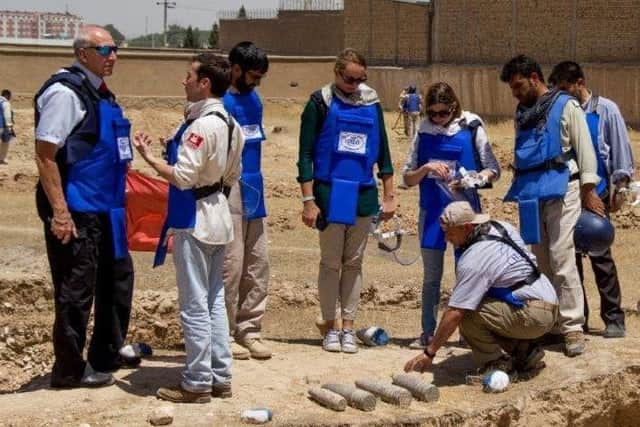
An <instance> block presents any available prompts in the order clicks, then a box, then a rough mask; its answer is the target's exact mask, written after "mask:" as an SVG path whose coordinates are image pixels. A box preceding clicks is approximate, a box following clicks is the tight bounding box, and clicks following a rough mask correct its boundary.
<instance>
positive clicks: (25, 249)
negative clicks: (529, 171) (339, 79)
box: [0, 100, 640, 426]
mask: <svg viewBox="0 0 640 427" xmlns="http://www.w3.org/2000/svg"><path fill="white" fill-rule="evenodd" d="M173 105H175V103H174V104H173ZM265 108H266V109H265V128H266V129H267V133H268V141H267V142H266V143H265V146H264V171H265V179H266V183H267V201H268V208H269V217H268V225H269V251H270V260H271V280H270V301H269V307H268V311H267V314H266V316H265V322H264V337H265V338H266V341H267V344H268V345H269V346H271V347H272V348H273V350H274V357H273V359H271V360H269V361H264V362H259V361H255V360H249V361H237V362H235V363H234V366H233V373H234V379H233V389H234V397H233V398H232V399H228V400H223V401H216V400H214V401H213V402H212V403H211V404H209V405H196V406H190V405H182V406H181V405H170V406H173V407H174V410H175V420H174V425H179V426H199V425H203V426H204V425H215V426H223V425H240V424H241V422H240V417H239V414H240V412H241V411H242V410H243V409H247V408H252V407H257V406H259V407H269V408H271V409H272V410H273V413H274V420H273V421H272V422H271V424H273V425H438V426H449V425H462V424H465V425H474V426H476V425H477V426H485V425H500V426H508V425H523V426H524V425H527V426H528V425H540V426H547V425H575V426H586V425H589V426H591V425H597V426H600V425H601V426H632V425H637V419H638V416H639V415H640V405H639V403H640V386H638V384H639V381H638V380H640V364H639V363H638V360H639V359H638V358H639V356H640V332H639V331H640V328H639V325H640V321H639V318H638V307H637V305H638V301H639V300H640V288H638V287H637V286H635V279H636V278H637V277H639V276H640V263H638V262H637V254H636V253H635V250H634V248H637V247H638V245H637V243H636V239H637V237H638V229H639V227H640V209H639V210H637V211H634V210H633V209H632V208H630V207H628V208H626V209H625V210H623V212H621V213H620V214H618V215H616V216H615V218H614V221H615V223H616V226H617V230H618V233H617V237H616V242H615V244H614V252H615V255H616V261H617V263H618V270H619V273H620V278H621V282H622V287H623V306H624V308H625V310H626V311H627V313H628V318H627V323H628V329H627V331H628V336H627V337H626V338H625V339H620V340H604V339H603V338H602V337H601V336H599V335H600V334H601V329H602V323H601V321H600V319H599V316H598V309H597V308H598V306H599V301H598V294H597V291H596V289H595V286H594V283H593V277H592V275H590V274H587V280H586V286H587V292H588V297H589V301H590V305H591V307H592V317H591V327H592V332H593V333H592V334H591V335H589V337H588V338H589V342H588V350H587V352H586V353H585V355H583V356H582V357H579V358H576V359H567V358H565V357H564V356H563V355H562V353H561V352H560V351H559V349H555V348H550V349H549V351H547V357H546V359H545V360H546V363H547V368H546V369H545V370H543V371H542V373H541V374H540V375H539V376H538V377H536V378H534V379H531V380H529V381H527V382H519V383H516V384H513V385H512V386H511V387H510V388H509V390H508V391H507V392H505V393H502V394H485V393H483V392H482V391H481V390H480V387H479V386H477V385H476V386H470V385H465V383H464V374H465V373H466V372H469V371H471V370H472V369H473V368H474V366H473V362H472V360H471V358H470V355H469V351H468V350H467V349H464V348H460V347H458V346H457V345H456V344H455V343H456V342H457V340H452V342H451V343H450V346H449V347H447V349H446V350H444V351H442V352H441V353H440V354H439V355H438V358H437V360H436V362H437V363H436V367H435V369H434V370H433V372H432V373H428V374H424V377H425V378H426V379H428V380H432V381H433V383H434V384H436V385H437V386H438V387H439V388H440V393H441V397H440V400H439V401H438V402H436V403H429V404H427V403H419V402H415V401H414V402H413V403H412V404H411V406H410V407H409V408H408V409H399V408H397V407H394V406H392V405H389V404H386V403H382V402H379V403H378V406H377V408H376V410H375V411H374V412H371V413H364V412H360V411H357V410H355V409H352V408H347V410H346V411H345V412H342V413H336V412H332V411H330V410H328V409H325V408H322V407H320V406H318V405H316V404H315V403H313V402H311V401H310V400H308V399H307V397H306V395H307V390H308V389H309V388H310V387H312V386H318V385H320V384H322V383H324V382H353V381H354V380H356V379H360V378H377V379H383V380H389V381H390V375H391V374H393V373H396V372H399V371H400V370H401V369H402V366H403V364H404V362H405V361H406V360H408V359H409V358H410V357H412V356H413V355H415V354H416V353H415V351H412V350H409V349H408V348H407V344H408V343H409V342H410V340H412V339H413V338H415V336H416V335H417V334H418V333H419V329H420V326H419V324H420V309H419V306H420V303H419V300H420V292H421V280H422V268H421V263H420V262H418V263H416V264H414V265H412V266H409V267H402V266H400V265H398V264H396V263H394V262H393V261H392V260H391V259H389V258H388V257H385V256H383V255H382V254H381V253H380V252H379V251H378V249H377V248H376V245H375V244H374V243H375V242H374V241H373V240H371V241H370V244H369V246H368V248H367V254H366V258H365V263H364V275H365V278H364V280H365V285H364V289H363V293H362V305H361V310H360V312H359V317H358V320H357V324H356V326H357V327H363V326H368V325H379V326H382V327H384V328H385V329H386V330H387V331H388V332H389V334H390V336H391V337H392V340H391V343H390V344H389V345H388V346H386V347H384V348H377V349H365V348H362V349H361V351H360V352H359V353H358V354H356V355H344V354H329V353H326V352H323V351H322V350H321V348H320V337H319V335H318V332H317V330H316V329H315V327H314V318H315V316H316V314H317V313H318V311H319V309H318V299H317V290H316V276H317V268H318V260H319V250H318V245H317V243H316V242H317V232H315V231H313V230H310V229H308V228H306V227H305V226H304V225H303V224H302V222H301V220H300V211H301V206H300V202H299V189H298V185H297V183H296V181H295V177H296V175H297V169H296V160H297V135H298V127H299V115H300V112H301V110H302V105H301V104H300V103H297V102H293V101H286V100H277V101H270V102H267V103H266V105H265ZM127 113H128V116H129V117H130V118H131V120H132V122H133V127H134V129H135V130H144V131H146V132H149V133H151V134H152V135H155V136H164V135H168V134H170V133H171V131H172V129H173V128H174V127H175V126H176V125H178V124H179V122H180V119H181V111H180V108H179V107H172V108H167V109H162V108H158V105H157V104H154V105H152V106H150V107H140V103H139V102H138V104H137V106H136V108H135V109H133V108H132V109H130V110H128V111H127ZM32 117H33V113H32V111H31V110H30V109H28V108H23V109H17V111H16V123H17V124H16V129H17V131H18V142H17V143H16V144H14V145H13V146H12V147H11V149H10V154H9V158H8V161H9V164H8V165H1V166H0V217H1V218H2V220H1V221H0V231H2V235H3V238H2V239H1V240H0V265H2V268H1V269H0V393H1V394H0V426H40V425H50V426H58V425H69V426H78V425H80V424H81V423H88V424H90V425H92V426H99V425H118V426H120V425H124V426H136V425H144V424H146V423H147V416H148V414H149V413H150V412H151V411H152V410H153V409H155V408H158V407H160V406H164V405H166V403H163V402H160V401H158V400H156V399H155V397H154V393H155V390H156V389H157V387H159V386H165V385H173V384H176V383H177V381H178V380H179V374H180V370H181V366H182V364H183V353H182V352H181V328H180V324H179V322H178V314H177V311H176V302H177V295H176V289H175V284H174V272H173V266H172V265H171V263H170V262H168V263H167V264H166V265H165V266H163V267H162V268H159V269H152V268H151V260H152V254H150V253H134V254H133V256H134V262H135V268H136V283H135V286H136V289H135V302H134V310H133V318H132V321H131V329H130V340H131V341H145V342H149V343H151V344H152V345H153V346H154V349H155V355H154V356H153V357H152V358H151V359H148V360H145V361H144V362H143V364H142V366H141V367H140V368H139V369H138V370H123V371H120V372H118V373H117V379H118V382H117V383H116V385H115V386H112V387H109V388H106V389H98V390H87V389H79V390H67V391H54V390H51V389H49V387H48V382H49V377H48V372H49V371H50V368H51V363H52V346H51V326H52V322H53V300H52V298H53V294H52V288H51V282H50V277H49V272H48V265H47V261H46V254H45V251H44V242H43V238H42V225H41V223H40V222H39V220H38V218H37V216H36V213H35V207H34V190H33V188H34V184H35V182H36V180H37V172H36V168H35V163H34V161H33V118H32ZM395 120H396V114H395V113H388V114H387V116H386V122H387V132H388V134H389V137H390V141H391V149H392V158H393V160H394V165H395V167H396V170H397V171H398V172H400V170H401V168H402V164H403V163H404V160H405V157H406V152H407V149H408V141H407V139H406V138H404V137H403V136H400V135H399V132H400V130H399V129H397V130H393V129H392V128H391V125H392V124H393V123H394V122H395ZM488 132H489V135H490V138H491V140H492V142H493V145H494V149H495V151H496V153H497V156H498V157H499V160H500V162H501V164H502V166H503V167H506V165H507V164H508V163H509V162H510V160H511V154H510V153H511V144H512V140H513V139H512V138H513V130H512V124H511V123H498V124H491V125H489V126H488ZM631 137H632V140H633V146H634V151H635V153H636V157H637V154H638V152H639V147H640V133H636V132H631ZM134 167H135V168H139V169H142V170H144V171H147V172H149V169H148V168H146V167H145V166H144V164H143V162H142V161H141V160H139V159H137V160H136V161H135V162H134ZM510 179H511V177H510V174H509V172H508V171H506V170H505V171H504V174H503V178H502V180H501V181H500V182H499V183H498V184H497V185H496V186H495V188H494V189H492V190H488V191H486V192H485V193H484V195H485V198H484V204H485V208H486V210H488V211H489V212H490V213H491V214H492V215H493V216H494V217H496V218H500V219H508V220H510V221H512V222H515V221H516V214H517V209H516V208H515V206H513V205H510V204H502V203H501V201H500V199H501V197H502V196H503V195H504V193H505V192H506V188H507V186H508V183H509V181H510ZM397 182H399V181H397ZM397 182H396V183H397ZM397 194H398V198H399V208H398V214H399V215H400V217H401V221H402V223H403V225H404V227H406V228H407V229H408V230H409V231H410V234H409V236H408V237H407V239H406V240H405V244H404V246H403V255H405V256H407V257H411V256H415V255H417V253H418V252H417V247H418V244H417V240H416V236H415V230H416V216H417V200H418V192H417V190H416V189H410V190H402V189H398V190H397ZM452 266H453V262H452V259H451V256H450V253H449V254H448V259H447V261H446V268H445V274H444V280H443V288H444V293H445V294H446V293H447V292H448V290H449V289H450V288H451V287H452V285H453V283H454V276H453V268H452Z"/></svg>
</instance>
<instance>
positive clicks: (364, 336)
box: [356, 326, 389, 347]
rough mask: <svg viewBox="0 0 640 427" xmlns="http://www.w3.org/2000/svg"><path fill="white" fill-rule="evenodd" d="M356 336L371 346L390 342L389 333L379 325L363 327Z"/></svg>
mask: <svg viewBox="0 0 640 427" xmlns="http://www.w3.org/2000/svg"><path fill="white" fill-rule="evenodd" d="M356 336H357V337H358V338H359V339H360V341H362V342H363V343H364V344H365V345H368V346H370V347H377V346H381V345H387V343H389V335H388V334H387V331H385V330H384V329H382V328H381V327H379V326H371V327H369V328H362V329H360V330H358V331H357V332H356Z"/></svg>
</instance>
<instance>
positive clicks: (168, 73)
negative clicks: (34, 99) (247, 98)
mask: <svg viewBox="0 0 640 427" xmlns="http://www.w3.org/2000/svg"><path fill="white" fill-rule="evenodd" d="M192 55H193V52H184V51H176V50H164V49H146V50H145V49H128V48H123V49H120V50H119V51H118V62H117V63H116V66H115V72H114V74H113V76H111V77H109V78H107V82H108V84H109V87H110V88H111V89H112V90H113V91H114V92H115V93H116V94H117V95H119V96H127V97H156V98H157V97H163V96H165V97H176V96H177V97H182V96H184V90H183V87H182V80H183V79H184V76H185V73H186V70H187V66H188V65H189V62H190V58H191V57H192ZM334 60H335V57H333V56H332V57H313V58H303V57H278V56H270V62H271V65H270V67H269V74H268V75H267V77H266V78H265V79H264V80H263V84H262V86H261V87H260V88H259V91H260V92H261V93H262V94H263V96H267V97H277V98H300V99H302V98H306V97H308V96H309V94H310V93H311V92H312V91H313V90H315V89H317V88H318V87H319V86H320V85H322V84H324V83H325V82H327V81H328V80H329V79H331V78H332V76H333V72H332V70H333V62H334ZM72 61H73V56H72V52H71V49H64V48H44V47H38V46H30V47H24V46H23V47H20V46H7V45H0V64H2V66H0V85H1V86H2V87H3V88H4V87H7V88H9V89H11V90H12V91H13V92H14V93H16V94H23V95H25V96H33V94H34V93H35V92H36V91H37V90H38V89H39V88H40V86H41V85H42V83H44V81H45V80H46V79H47V78H48V77H49V76H50V75H51V74H53V73H55V72H56V70H58V69H59V68H61V67H64V66H67V65H69V64H71V62H72ZM292 83H293V85H292Z"/></svg>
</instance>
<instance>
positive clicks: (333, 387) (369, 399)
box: [322, 383, 378, 412]
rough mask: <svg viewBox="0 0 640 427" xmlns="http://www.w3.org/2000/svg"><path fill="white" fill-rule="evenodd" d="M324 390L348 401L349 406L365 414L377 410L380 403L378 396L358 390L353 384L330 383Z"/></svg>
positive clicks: (325, 385) (324, 386)
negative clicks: (377, 404)
mask: <svg viewBox="0 0 640 427" xmlns="http://www.w3.org/2000/svg"><path fill="white" fill-rule="evenodd" d="M322 388H323V389H325V390H330V391H332V392H334V393H337V394H339V395H340V396H342V397H344V398H345V399H347V404H348V405H349V406H351V407H353V408H356V409H360V410H361V411H365V412H370V411H373V410H374V409H376V403H377V402H378V400H377V398H376V396H374V395H373V394H371V393H369V392H368V391H365V390H362V389H359V388H357V387H356V386H354V385H353V384H337V383H328V384H324V385H323V386H322Z"/></svg>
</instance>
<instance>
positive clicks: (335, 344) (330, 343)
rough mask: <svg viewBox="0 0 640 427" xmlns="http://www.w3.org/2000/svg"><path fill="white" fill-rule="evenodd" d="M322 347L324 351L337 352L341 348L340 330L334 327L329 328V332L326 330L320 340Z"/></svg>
mask: <svg viewBox="0 0 640 427" xmlns="http://www.w3.org/2000/svg"><path fill="white" fill-rule="evenodd" d="M322 348H323V350H324V351H331V352H339V351H340V349H341V347H340V332H339V331H336V330H335V329H329V332H327V334H326V335H325V336H324V339H323V340H322Z"/></svg>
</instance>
